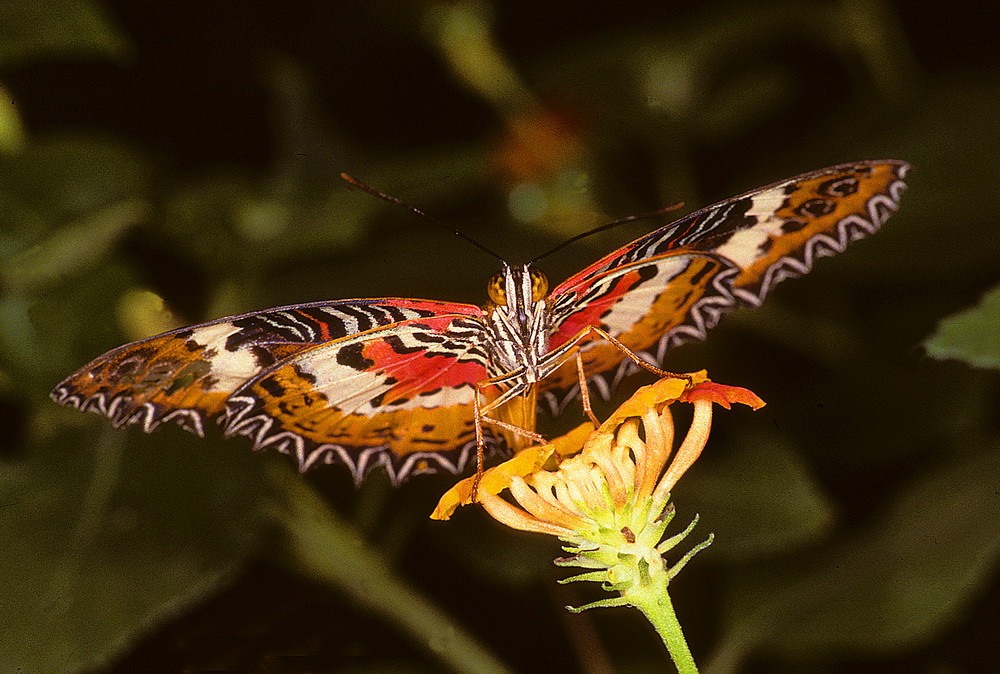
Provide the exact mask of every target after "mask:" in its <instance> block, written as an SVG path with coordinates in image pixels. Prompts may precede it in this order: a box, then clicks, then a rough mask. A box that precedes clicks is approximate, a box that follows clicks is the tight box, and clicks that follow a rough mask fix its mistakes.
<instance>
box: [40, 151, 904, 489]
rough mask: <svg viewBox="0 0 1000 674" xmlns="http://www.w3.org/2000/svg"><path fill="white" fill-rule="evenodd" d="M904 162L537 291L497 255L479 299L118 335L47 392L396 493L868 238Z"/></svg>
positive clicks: (677, 226) (673, 230)
mask: <svg viewBox="0 0 1000 674" xmlns="http://www.w3.org/2000/svg"><path fill="white" fill-rule="evenodd" d="M908 168H909V166H908V165H907V164H906V163H905V162H901V161H893V160H886V161H862V162H856V163H851V164H843V165H839V166H834V167H830V168H826V169H822V170H819V171H813V172H810V173H805V174H803V175H800V176H797V177H794V178H790V179H787V180H783V181H781V182H777V183H774V184H772V185H768V186H766V187H762V188H759V189H757V190H754V191H751V192H747V193H745V194H741V195H739V196H736V197H732V198H730V199H726V200H725V201H722V202H720V203H718V204H715V205H714V206H709V207H707V208H703V209H701V210H698V211H695V212H693V213H691V214H689V215H686V216H684V217H682V218H680V219H679V220H677V221H675V222H673V223H671V224H668V225H665V226H662V227H660V228H658V229H656V230H654V231H652V232H650V233H648V234H646V235H644V236H641V237H640V238H638V239H636V240H634V241H632V242H631V243H629V244H627V245H625V246H623V247H621V248H619V249H618V250H615V251H614V252H612V253H609V254H608V255H605V256H604V257H602V258H601V259H599V260H597V261H596V262H594V263H593V264H591V265H590V266H588V267H586V268H585V269H583V270H582V271H580V272H578V273H576V274H574V275H573V276H571V277H570V278H568V279H566V280H565V281H563V282H562V283H560V284H559V285H558V286H556V287H555V288H554V289H552V290H551V292H550V291H549V290H548V282H547V280H546V278H545V276H544V274H543V273H542V272H541V271H540V270H539V269H537V268H536V267H535V266H534V265H533V264H530V263H529V264H526V265H510V264H506V263H504V264H503V268H502V270H501V271H499V272H498V273H496V274H495V275H494V276H493V277H492V278H491V280H490V282H489V285H488V295H489V300H490V301H489V303H488V304H486V305H485V306H482V307H481V306H476V305H471V304H458V303H453V302H441V301H435V300H423V299H409V298H379V299H359V300H340V301H331V302H314V303H309V304H297V305H292V306H286V307H280V308H275V309H268V310H266V311H257V312H252V313H247V314H243V315H240V316H232V317H228V318H221V319H218V320H214V321H210V322H208V323H203V324H200V325H195V326H192V327H187V328H182V329H179V330H173V331H171V332H167V333H164V334H162V335H158V336H155V337H150V338H148V339H144V340H141V341H138V342H134V343H131V344H126V345H124V346H121V347H119V348H117V349H114V350H112V351H110V352H108V353H106V354H104V355H102V356H100V357H98V358H97V359H96V360H94V361H92V362H91V363H90V364H88V365H86V366H85V367H83V368H82V369H80V370H79V371H78V372H76V373H74V374H73V375H71V376H69V377H68V378H66V379H65V380H64V381H63V382H61V383H60V384H59V385H58V386H56V387H55V389H54V390H53V392H52V398H53V399H54V400H55V401H56V402H59V403H62V404H64V405H70V406H73V407H76V408H78V409H79V410H81V411H88V410H90V411H96V412H99V413H100V414H103V415H105V416H107V417H108V418H110V419H111V420H112V422H113V424H114V425H115V426H116V427H119V426H124V425H126V424H132V423H137V424H140V425H141V427H142V429H143V430H145V431H147V432H149V431H152V430H154V429H155V428H156V427H158V426H159V425H161V424H163V423H166V422H174V423H177V424H179V425H181V426H182V427H183V428H185V429H187V430H189V431H192V432H194V433H196V434H198V435H204V431H205V426H206V425H207V423H208V421H209V420H216V421H217V422H218V423H219V424H220V425H221V427H222V429H223V431H224V433H225V435H226V436H227V437H228V436H233V435H243V436H248V437H249V438H251V440H252V441H253V446H254V449H265V448H269V447H270V448H274V449H277V450H279V451H281V452H284V453H286V454H291V455H292V456H294V457H295V459H296V461H297V463H298V466H299V468H300V470H303V471H305V470H306V469H308V468H310V467H312V466H315V465H318V464H330V463H342V464H345V465H346V466H347V467H348V468H349V469H350V471H351V473H352V475H353V477H354V480H355V481H356V482H360V481H361V480H362V478H363V477H364V476H365V475H366V474H367V473H368V472H369V471H371V470H372V469H374V468H375V467H377V466H383V467H384V468H385V470H386V472H387V473H388V475H389V478H390V479H391V480H392V482H393V483H394V484H399V483H401V482H403V481H404V480H406V479H408V478H409V477H411V476H413V475H416V474H420V473H432V472H438V471H448V472H453V473H457V472H460V471H462V470H463V469H464V468H465V467H466V465H467V464H468V463H469V462H470V458H471V457H473V456H475V455H476V453H477V450H478V451H479V452H482V450H483V448H484V447H485V448H487V449H496V448H503V447H504V445H506V446H507V448H508V449H513V450H515V451H516V450H517V449H518V448H519V447H521V446H524V445H525V444H526V443H527V442H530V441H531V440H533V439H538V438H539V436H537V434H535V433H534V420H535V411H536V404H537V403H545V404H547V405H548V406H549V407H550V408H551V410H552V411H553V412H556V413H558V412H559V411H561V410H562V409H563V408H564V407H565V405H566V404H567V402H568V401H569V400H571V399H573V398H574V397H576V396H577V395H579V394H580V393H581V382H582V384H583V386H584V387H593V388H594V389H595V390H596V391H597V392H598V393H599V394H600V395H601V397H603V398H604V399H607V398H609V397H610V396H611V394H612V393H613V391H614V389H615V387H616V386H617V385H618V383H619V382H620V381H621V379H622V378H623V377H625V376H627V375H628V374H630V373H631V372H634V371H635V370H636V369H637V368H638V365H637V362H636V361H638V360H641V361H643V362H646V363H649V364H650V365H653V366H657V365H659V364H660V363H662V362H663V359H664V355H665V353H666V352H667V351H668V350H669V349H671V348H673V347H674V346H676V345H678V344H681V343H683V342H687V341H691V340H700V339H704V338H705V336H706V331H707V330H709V329H710V328H712V327H714V326H715V325H716V324H717V323H718V321H719V319H720V317H721V316H722V314H724V313H726V312H727V311H730V310H732V309H734V308H736V307H739V306H756V305H758V304H760V302H761V301H762V300H763V299H764V298H765V297H766V296H767V294H768V293H769V292H770V291H771V289H772V288H773V287H774V286H775V285H776V284H778V283H780V282H781V281H783V280H784V279H786V278H790V277H794V276H800V275H802V274H805V273H807V272H809V271H810V270H811V269H812V266H813V263H814V261H815V260H816V259H817V258H820V257H824V256H828V255H833V254H836V253H839V252H841V251H843V250H844V248H845V247H846V246H847V244H848V243H850V242H851V241H854V240H856V239H859V238H862V237H865V236H868V235H869V234H872V233H874V232H875V231H876V230H878V229H879V227H880V226H881V224H882V223H883V222H884V221H885V219H886V218H887V217H888V216H889V215H891V214H892V213H893V212H895V211H896V210H897V208H898V205H899V199H900V196H901V195H902V192H903V190H904V189H905V186H904V183H903V179H904V177H905V174H906V171H907V169H908Z"/></svg>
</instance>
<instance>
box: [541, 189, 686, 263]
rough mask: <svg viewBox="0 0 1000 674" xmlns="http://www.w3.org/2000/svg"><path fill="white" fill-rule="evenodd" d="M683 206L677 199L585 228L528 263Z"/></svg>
mask: <svg viewBox="0 0 1000 674" xmlns="http://www.w3.org/2000/svg"><path fill="white" fill-rule="evenodd" d="M683 206H684V202H683V201H678V202H677V203H676V204H672V205H670V206H665V207H664V208H661V209H660V210H658V211H651V212H649V213H642V214H640V215H629V216H628V217H624V218H620V219H618V220H615V221H614V222H609V223H608V224H606V225H601V226H600V227H595V228H594V229H590V230H587V231H586V232H582V233H580V234H577V235H576V236H572V237H570V238H568V239H566V240H565V241H563V242H562V243H560V244H559V245H558V246H556V247H555V248H553V249H551V250H547V251H545V252H544V253H542V254H541V255H539V256H538V257H536V258H535V259H534V260H532V261H531V262H530V263H529V264H535V263H536V262H538V261H539V260H541V259H543V258H546V257H548V256H549V255H552V254H553V253H556V252H558V251H560V250H562V249H563V248H565V247H566V246H568V245H569V244H571V243H575V242H576V241H579V240H580V239H586V238H587V237H588V236H593V235H594V234H597V233H598V232H603V231H605V230H608V229H613V228H615V227H618V226H619V225H624V224H625V223H627V222H635V221H636V220H645V219H647V218H655V217H658V216H661V215H663V214H664V213H669V212H671V211H676V210H677V209H678V208H682V207H683Z"/></svg>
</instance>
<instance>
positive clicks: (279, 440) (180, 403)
mask: <svg viewBox="0 0 1000 674" xmlns="http://www.w3.org/2000/svg"><path fill="white" fill-rule="evenodd" d="M481 315H482V310H481V309H480V308H479V307H475V306H471V305H463V304H452V303H445V302H434V301H430V300H409V299H379V300H353V301H341V302H326V303H314V304H304V305H296V306H291V307H283V308H279V309H271V310H268V311H262V312H255V313H250V314H245V315H243V316H236V317H231V318H225V319H221V320H217V321H213V322H210V323H205V324H202V325H197V326H193V327H189V328H183V329H181V330H175V331H172V332H168V333H165V334H163V335H158V336H156V337H151V338H149V339H145V340H142V341H139V342H134V343H132V344H127V345H125V346H123V347H120V348H118V349H115V350H113V351H111V352H109V353H107V354H105V355H103V356H101V357H100V358H98V359H96V360H95V361H93V362H91V363H90V364H89V365H87V366H85V367H84V368H82V369H81V370H79V371H78V372H76V373H75V374H73V375H72V376H70V377H69V378H67V379H66V380H64V381H63V382H62V383H60V384H59V385H58V386H57V387H56V388H55V390H54V391H53V393H52V397H53V398H54V399H55V400H56V401H57V402H60V403H63V404H67V405H71V406H74V407H77V408H78V409H80V410H83V411H87V410H93V411H97V412H99V413H101V414H104V415H105V416H107V417H109V418H110V419H111V420H112V421H113V422H114V424H115V425H116V426H122V425H125V424H130V423H140V424H141V425H142V427H143V429H144V430H145V431H147V432H148V431H151V430H153V429H154V428H156V427H157V426H159V425H160V424H161V423H164V422H166V421H173V422H176V423H179V424H181V425H182V426H183V427H184V428H186V429H187V430H190V431H193V432H195V433H197V434H199V435H203V434H204V426H205V423H206V421H208V420H210V419H217V420H219V421H220V422H221V423H222V424H223V426H224V428H225V430H226V432H227V434H242V435H251V436H252V437H253V438H254V440H255V442H256V444H257V445H258V446H260V447H263V446H275V447H278V448H279V449H282V450H283V451H286V452H290V453H293V454H295V455H296V457H297V458H298V460H299V465H300V467H301V468H303V469H305V468H306V467H308V465H310V464H311V462H316V461H324V462H328V461H330V460H331V459H338V458H339V459H340V460H343V461H345V462H347V463H348V464H349V466H350V467H351V469H352V472H353V473H354V475H355V478H356V479H360V478H361V477H362V476H363V475H364V473H365V472H366V471H367V470H368V469H369V468H370V467H372V466H375V465H378V464H379V463H385V464H386V465H389V466H390V474H391V475H392V476H393V477H394V479H403V477H405V475H403V474H402V472H401V471H424V472H431V471H433V470H434V469H436V468H438V467H443V468H446V469H451V468H454V469H456V470H459V469H461V467H462V465H461V464H464V461H465V457H466V456H467V455H468V453H469V448H468V445H469V444H470V440H469V438H470V431H469V429H472V427H473V419H472V417H473V409H472V393H471V391H472V390H473V389H474V386H475V384H476V383H478V382H479V381H480V380H482V379H484V378H485V371H486V368H485V354H484V351H483V348H482V339H483V335H482V323H481V321H480V317H481ZM491 394H492V392H491V391H490V390H489V389H487V390H485V391H484V392H483V397H484V399H486V400H488V399H489V397H490V395H491ZM472 436H473V437H472V440H471V445H472V448H473V449H474V448H475V439H474V430H473V431H472ZM432 447H433V449H434V451H436V452H441V454H439V455H437V456H439V457H440V461H438V462H437V463H436V464H434V465H431V464H427V462H426V461H423V459H424V458H425V457H424V455H423V454H422V453H421V451H420V450H421V449H430V448H432ZM393 452H397V454H393ZM387 454H389V455H387ZM404 455H405V456H404Z"/></svg>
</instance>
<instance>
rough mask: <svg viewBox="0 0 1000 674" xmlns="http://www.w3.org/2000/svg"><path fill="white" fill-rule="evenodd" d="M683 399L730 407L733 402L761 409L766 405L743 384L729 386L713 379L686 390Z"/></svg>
mask: <svg viewBox="0 0 1000 674" xmlns="http://www.w3.org/2000/svg"><path fill="white" fill-rule="evenodd" d="M681 399H682V400H686V401H687V402H694V401H695V400H709V401H711V402H713V403H715V404H717V405H721V406H722V407H725V408H726V409H727V410H728V409H729V408H730V405H731V403H740V404H743V405H747V406H749V407H752V408H753V409H755V410H759V409H760V408H761V407H763V406H764V405H766V404H767V403H765V402H764V401H763V400H761V399H760V397H758V396H757V394H756V393H754V392H753V391H751V390H750V389H745V388H743V387H742V386H727V385H725V384H717V383H715V382H713V381H704V382H702V383H698V384H696V385H695V386H693V387H692V388H691V389H689V390H687V391H685V393H684V395H683V396H681Z"/></svg>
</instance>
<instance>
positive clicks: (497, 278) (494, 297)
mask: <svg viewBox="0 0 1000 674" xmlns="http://www.w3.org/2000/svg"><path fill="white" fill-rule="evenodd" d="M505 281H506V278H505V277H504V275H503V273H502V272H497V273H496V274H494V275H493V276H491V277H490V282H489V284H488V285H487V286H486V294H487V296H489V298H490V302H493V304H498V305H504V304H507V291H506V290H504V283H505Z"/></svg>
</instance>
